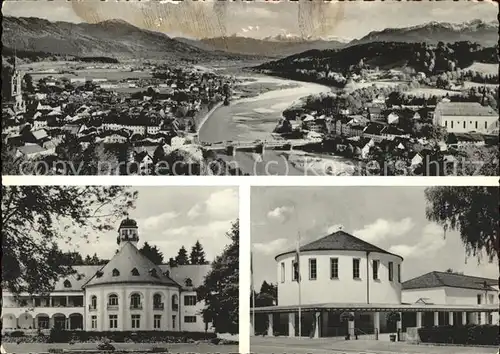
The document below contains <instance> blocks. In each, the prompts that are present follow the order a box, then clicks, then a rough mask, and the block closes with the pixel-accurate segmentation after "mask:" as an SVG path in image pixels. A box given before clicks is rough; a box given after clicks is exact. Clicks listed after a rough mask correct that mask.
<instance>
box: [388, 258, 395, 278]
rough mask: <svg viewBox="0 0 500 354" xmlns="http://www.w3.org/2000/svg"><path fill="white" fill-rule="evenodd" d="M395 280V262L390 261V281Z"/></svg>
mask: <svg viewBox="0 0 500 354" xmlns="http://www.w3.org/2000/svg"><path fill="white" fill-rule="evenodd" d="M393 280H394V263H392V262H389V281H393Z"/></svg>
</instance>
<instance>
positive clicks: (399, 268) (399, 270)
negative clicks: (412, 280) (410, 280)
mask: <svg viewBox="0 0 500 354" xmlns="http://www.w3.org/2000/svg"><path fill="white" fill-rule="evenodd" d="M398 283H401V264H398Z"/></svg>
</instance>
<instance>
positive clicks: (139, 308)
mask: <svg viewBox="0 0 500 354" xmlns="http://www.w3.org/2000/svg"><path fill="white" fill-rule="evenodd" d="M130 309H131V310H142V304H130Z"/></svg>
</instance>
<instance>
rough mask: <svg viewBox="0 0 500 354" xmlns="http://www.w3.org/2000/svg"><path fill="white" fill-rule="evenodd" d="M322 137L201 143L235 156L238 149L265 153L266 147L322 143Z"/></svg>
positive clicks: (287, 148) (278, 148) (209, 148)
mask: <svg viewBox="0 0 500 354" xmlns="http://www.w3.org/2000/svg"><path fill="white" fill-rule="evenodd" d="M321 142H322V139H272V140H252V141H220V142H216V143H201V147H202V149H203V150H206V151H214V152H218V153H222V154H226V155H229V156H235V155H236V151H244V152H255V153H258V154H264V152H265V150H266V149H270V150H288V151H291V150H293V149H294V148H301V147H305V146H308V145H316V144H320V143H321Z"/></svg>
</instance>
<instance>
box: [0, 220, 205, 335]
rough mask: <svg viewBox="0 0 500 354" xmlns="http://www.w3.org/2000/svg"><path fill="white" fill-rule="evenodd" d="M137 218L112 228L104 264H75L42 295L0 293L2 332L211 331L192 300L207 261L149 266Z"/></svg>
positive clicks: (195, 302)
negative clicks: (113, 242) (114, 233)
mask: <svg viewBox="0 0 500 354" xmlns="http://www.w3.org/2000/svg"><path fill="white" fill-rule="evenodd" d="M138 241H139V233H138V227H137V222H136V221H135V220H132V219H129V218H127V219H125V220H123V221H122V222H121V224H120V227H119V229H118V239H117V242H118V252H117V253H116V254H115V255H114V257H113V258H112V259H111V260H110V261H109V262H108V263H107V264H106V265H104V266H102V265H101V266H93V265H91V266H75V267H74V269H75V270H76V273H75V274H74V275H71V276H68V277H66V278H64V279H60V280H59V281H58V282H57V284H56V285H55V288H54V290H53V291H52V292H51V293H50V294H48V295H45V296H41V295H33V296H30V295H29V294H20V296H19V298H18V299H17V300H16V299H15V298H14V296H13V294H10V293H8V292H5V291H3V292H2V331H3V332H4V331H9V330H16V329H21V330H29V329H32V330H38V329H49V328H52V327H60V328H64V329H72V330H75V329H82V330H87V331H142V330H145V331H146V330H151V331H154V330H158V331H167V330H168V331H200V332H203V331H213V329H212V326H211V324H210V323H204V322H203V316H202V315H201V310H202V309H203V308H204V303H203V302H202V301H201V302H200V301H197V296H196V288H197V287H198V286H200V285H202V283H203V280H204V278H205V276H206V274H207V273H208V272H209V270H210V265H181V266H175V267H171V266H169V265H155V264H154V263H153V262H152V261H150V260H149V259H148V258H146V257H145V256H144V255H142V254H141V253H140V252H139V250H138V249H137V243H138Z"/></svg>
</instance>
